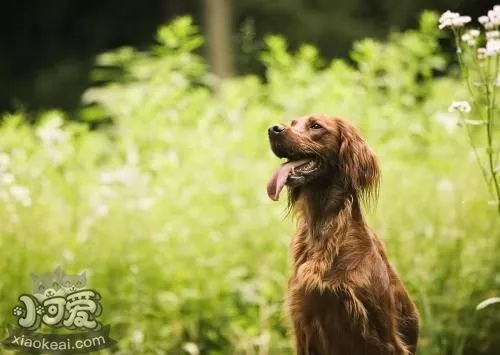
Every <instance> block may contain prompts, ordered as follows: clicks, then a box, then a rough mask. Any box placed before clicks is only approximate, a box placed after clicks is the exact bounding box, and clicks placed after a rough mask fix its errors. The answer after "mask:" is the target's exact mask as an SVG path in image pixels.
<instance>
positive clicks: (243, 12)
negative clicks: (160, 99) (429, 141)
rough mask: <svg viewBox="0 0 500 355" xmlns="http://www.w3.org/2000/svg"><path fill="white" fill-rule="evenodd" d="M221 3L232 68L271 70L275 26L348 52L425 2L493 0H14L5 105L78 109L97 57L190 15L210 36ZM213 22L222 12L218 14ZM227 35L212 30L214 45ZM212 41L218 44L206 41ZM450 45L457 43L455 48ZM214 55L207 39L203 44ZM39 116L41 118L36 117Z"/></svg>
mask: <svg viewBox="0 0 500 355" xmlns="http://www.w3.org/2000/svg"><path fill="white" fill-rule="evenodd" d="M211 3H213V4H218V3H222V4H223V6H225V7H227V8H228V11H226V12H225V13H224V14H225V15H226V16H229V17H230V21H229V23H228V26H229V28H228V30H229V31H230V35H229V38H228V40H227V41H226V40H225V39H223V40H225V42H224V43H225V46H227V45H228V44H227V42H228V41H229V42H230V43H229V45H230V46H231V47H232V50H233V56H234V58H233V60H232V64H233V66H234V73H236V74H237V73H258V74H259V75H261V76H263V75H264V72H265V68H264V66H263V65H262V63H261V62H260V61H259V60H258V56H257V53H258V52H260V51H261V50H262V49H263V48H264V43H263V38H264V37H265V35H267V34H269V33H273V34H281V35H283V36H284V37H285V38H287V40H288V41H289V43H290V46H291V47H292V48H294V49H296V48H297V47H298V46H299V45H300V44H301V43H311V44H313V45H315V46H316V47H317V48H318V49H319V51H320V53H321V54H322V56H323V57H325V58H328V59H329V58H333V57H343V58H348V53H349V51H350V49H351V45H352V42H353V41H354V40H358V39H362V38H364V37H367V36H369V37H373V38H379V39H382V38H385V36H386V35H387V34H388V33H389V32H390V31H400V30H405V29H408V28H415V27H416V26H417V23H418V14H419V13H420V12H421V11H422V10H424V9H434V10H436V11H438V12H442V11H444V10H446V9H448V8H452V9H455V10H458V11H463V12H466V13H468V14H470V15H471V16H473V17H477V16H479V15H480V14H481V12H482V11H484V9H486V8H487V7H488V6H490V5H491V3H492V2H491V0H432V1H431V0H399V1H398V0H350V1H342V0H307V1H305V0H273V1H264V0H238V1H230V0H212V1H203V0H182V1H181V0H149V1H148V2H146V3H144V2H140V1H119V0H100V1H97V0H88V1H66V0H49V1H44V2H40V1H36V0H28V1H23V2H19V1H8V2H5V3H4V4H2V13H3V14H4V16H3V18H2V21H0V53H1V55H0V83H1V85H0V112H2V111H5V110H21V109H23V110H25V111H28V112H30V113H31V112H32V111H33V110H39V109H47V108H62V109H64V110H75V109H76V108H77V107H78V105H79V103H80V96H81V94H82V92H83V91H84V90H85V89H86V88H88V87H89V86H90V84H91V81H90V80H89V75H88V73H89V71H90V70H91V68H92V66H93V61H94V57H95V55H97V54H99V53H100V52H102V51H105V50H110V49H114V48H118V47H121V46H124V45H130V46H132V47H134V48H141V49H145V48H147V47H148V46H149V45H151V44H152V43H154V36H153V35H154V31H155V29H156V28H157V27H158V26H159V25H161V24H164V23H166V22H168V21H170V20H171V19H173V18H175V17H176V16H179V15H185V14H189V15H190V16H192V18H193V19H194V22H195V23H196V24H197V25H199V26H201V29H202V30H203V31H204V32H205V33H207V32H208V31H207V29H208V27H209V22H210V21H209V18H210V16H207V14H206V8H207V7H208V6H207V4H211ZM211 15H213V16H215V19H214V22H221V21H222V20H223V18H221V16H222V15H219V14H218V13H217V11H212V14H211ZM218 40H220V36H214V38H213V41H212V42H216V41H218ZM207 43H210V41H209V42H207ZM450 48H451V47H450ZM198 53H199V54H203V55H206V54H207V53H208V44H207V45H205V46H202V47H200V48H199V51H198ZM33 118H34V117H33Z"/></svg>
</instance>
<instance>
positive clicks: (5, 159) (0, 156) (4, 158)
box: [0, 153, 10, 171]
mask: <svg viewBox="0 0 500 355" xmlns="http://www.w3.org/2000/svg"><path fill="white" fill-rule="evenodd" d="M9 164H10V157H9V156H8V155H7V154H5V153H0V171H2V170H6V169H7V167H8V166H9Z"/></svg>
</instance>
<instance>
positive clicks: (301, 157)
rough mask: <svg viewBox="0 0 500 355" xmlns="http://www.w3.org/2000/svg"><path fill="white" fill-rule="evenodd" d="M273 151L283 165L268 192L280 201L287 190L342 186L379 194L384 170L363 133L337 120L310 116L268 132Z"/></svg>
mask: <svg viewBox="0 0 500 355" xmlns="http://www.w3.org/2000/svg"><path fill="white" fill-rule="evenodd" d="M268 134H269V140H270V143H271V149H272V151H273V152H274V154H276V156H278V157H279V158H285V159H286V160H287V161H286V162H285V163H284V164H282V165H281V166H280V167H279V168H278V169H277V171H276V172H275V173H274V175H273V176H272V178H271V179H270V180H269V183H268V185H267V193H268V195H269V197H270V198H271V199H272V200H275V201H276V200H278V198H279V194H280V192H281V190H282V189H283V187H284V186H285V185H287V186H288V187H289V188H290V189H292V190H293V189H295V188H297V187H300V188H301V189H303V188H307V187H314V186H318V185H321V186H324V185H325V184H327V185H328V184H332V185H333V184H335V185H336V186H341V187H342V188H343V189H345V191H346V192H347V193H349V194H355V195H356V196H358V197H361V198H362V197H366V196H370V194H371V193H372V192H376V190H377V188H378V183H379V177H380V170H379V165H378V162H377V158H376V156H375V154H374V153H373V152H372V150H371V149H370V147H369V146H368V145H367V143H366V142H365V141H364V140H363V138H362V137H361V135H360V132H359V130H358V129H357V128H356V127H355V126H354V125H353V124H352V123H350V122H349V121H347V120H344V119H342V118H337V117H328V116H323V115H310V116H306V117H302V118H300V119H296V120H293V121H292V122H291V124H290V125H288V126H286V125H281V124H280V125H274V126H272V127H270V128H269V129H268Z"/></svg>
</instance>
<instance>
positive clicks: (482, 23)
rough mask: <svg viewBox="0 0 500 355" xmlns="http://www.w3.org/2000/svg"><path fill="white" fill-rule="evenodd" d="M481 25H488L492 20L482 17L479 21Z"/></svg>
mask: <svg viewBox="0 0 500 355" xmlns="http://www.w3.org/2000/svg"><path fill="white" fill-rule="evenodd" d="M477 20H478V21H479V23H480V24H481V25H486V24H487V23H489V22H490V19H489V18H488V16H481V17H479V18H478V19H477Z"/></svg>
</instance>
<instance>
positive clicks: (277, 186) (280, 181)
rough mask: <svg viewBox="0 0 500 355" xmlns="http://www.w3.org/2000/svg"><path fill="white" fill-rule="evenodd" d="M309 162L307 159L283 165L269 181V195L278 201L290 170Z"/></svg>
mask: <svg viewBox="0 0 500 355" xmlns="http://www.w3.org/2000/svg"><path fill="white" fill-rule="evenodd" d="M305 163H307V160H297V161H291V162H288V163H285V164H283V165H281V166H280V167H279V168H278V169H277V170H276V172H275V173H274V175H273V176H272V177H271V179H270V180H269V182H268V183H267V195H268V196H269V198H270V199H271V200H273V201H278V199H279V197H280V192H281V190H283V187H284V186H285V184H286V180H287V179H288V175H290V171H292V170H293V169H294V168H296V167H298V166H300V165H303V164H305Z"/></svg>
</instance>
